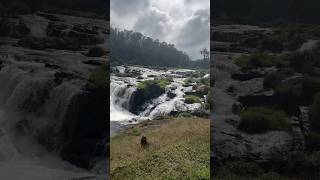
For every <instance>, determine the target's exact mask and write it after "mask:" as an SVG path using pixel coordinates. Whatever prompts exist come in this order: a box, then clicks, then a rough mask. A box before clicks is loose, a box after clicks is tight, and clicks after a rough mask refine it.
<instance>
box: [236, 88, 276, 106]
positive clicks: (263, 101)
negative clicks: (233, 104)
mask: <svg viewBox="0 0 320 180" xmlns="http://www.w3.org/2000/svg"><path fill="white" fill-rule="evenodd" d="M273 96H274V91H273V90H266V91H262V92H260V93H255V94H250V95H247V96H240V97H239V98H238V101H239V102H240V103H241V104H242V105H243V106H244V107H253V106H272V105H274V98H273Z"/></svg>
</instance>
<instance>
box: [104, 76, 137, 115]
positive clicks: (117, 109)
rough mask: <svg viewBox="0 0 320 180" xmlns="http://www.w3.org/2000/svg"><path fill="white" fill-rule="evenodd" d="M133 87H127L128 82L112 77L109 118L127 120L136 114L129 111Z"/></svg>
mask: <svg viewBox="0 0 320 180" xmlns="http://www.w3.org/2000/svg"><path fill="white" fill-rule="evenodd" d="M135 89H136V88H135V87H132V86H131V87H128V84H127V83H125V82H123V81H120V80H116V79H112V80H111V83H110V118H111V119H110V120H111V121H129V120H131V119H133V118H134V117H136V115H134V114H132V113H130V112H129V110H128V109H129V108H130V99H131V96H132V94H133V92H134V91H135Z"/></svg>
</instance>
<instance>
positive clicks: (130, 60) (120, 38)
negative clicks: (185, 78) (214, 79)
mask: <svg viewBox="0 0 320 180" xmlns="http://www.w3.org/2000/svg"><path fill="white" fill-rule="evenodd" d="M109 42H110V49H111V63H112V64H113V65H118V64H135V65H144V66H160V67H190V66H191V64H192V65H197V67H200V66H203V67H205V65H204V63H205V62H204V61H203V62H202V61H197V62H193V61H191V59H190V57H189V56H188V55H187V54H186V53H185V52H183V51H180V50H178V49H176V48H175V47H174V45H173V44H168V43H166V42H160V41H159V40H154V39H152V38H150V37H146V36H144V35H142V34H141V33H139V32H133V31H127V30H123V31H120V30H118V29H116V28H111V31H110V40H109ZM199 53H200V52H199ZM208 64H209V63H208ZM208 66H209V65H207V66H206V67H207V68H208Z"/></svg>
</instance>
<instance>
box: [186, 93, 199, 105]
mask: <svg viewBox="0 0 320 180" xmlns="http://www.w3.org/2000/svg"><path fill="white" fill-rule="evenodd" d="M184 102H185V103H187V104H194V103H201V100H200V98H199V97H198V96H193V95H187V96H185V97H184Z"/></svg>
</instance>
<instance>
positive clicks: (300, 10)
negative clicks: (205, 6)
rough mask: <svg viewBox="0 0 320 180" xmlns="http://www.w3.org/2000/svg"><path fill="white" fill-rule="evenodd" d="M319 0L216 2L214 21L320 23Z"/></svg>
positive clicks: (221, 0) (226, 0) (214, 3)
mask: <svg viewBox="0 0 320 180" xmlns="http://www.w3.org/2000/svg"><path fill="white" fill-rule="evenodd" d="M319 7H320V1H319V0H281V1H279V0H241V1H239V0H215V1H214V2H213V5H212V8H211V14H212V15H213V19H216V20H218V19H221V18H223V19H226V18H227V19H229V20H230V19H232V20H233V21H238V22H240V23H256V22H261V21H263V22H287V21H289V22H298V23H319V22H320V11H319V10H318V8H319Z"/></svg>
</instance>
